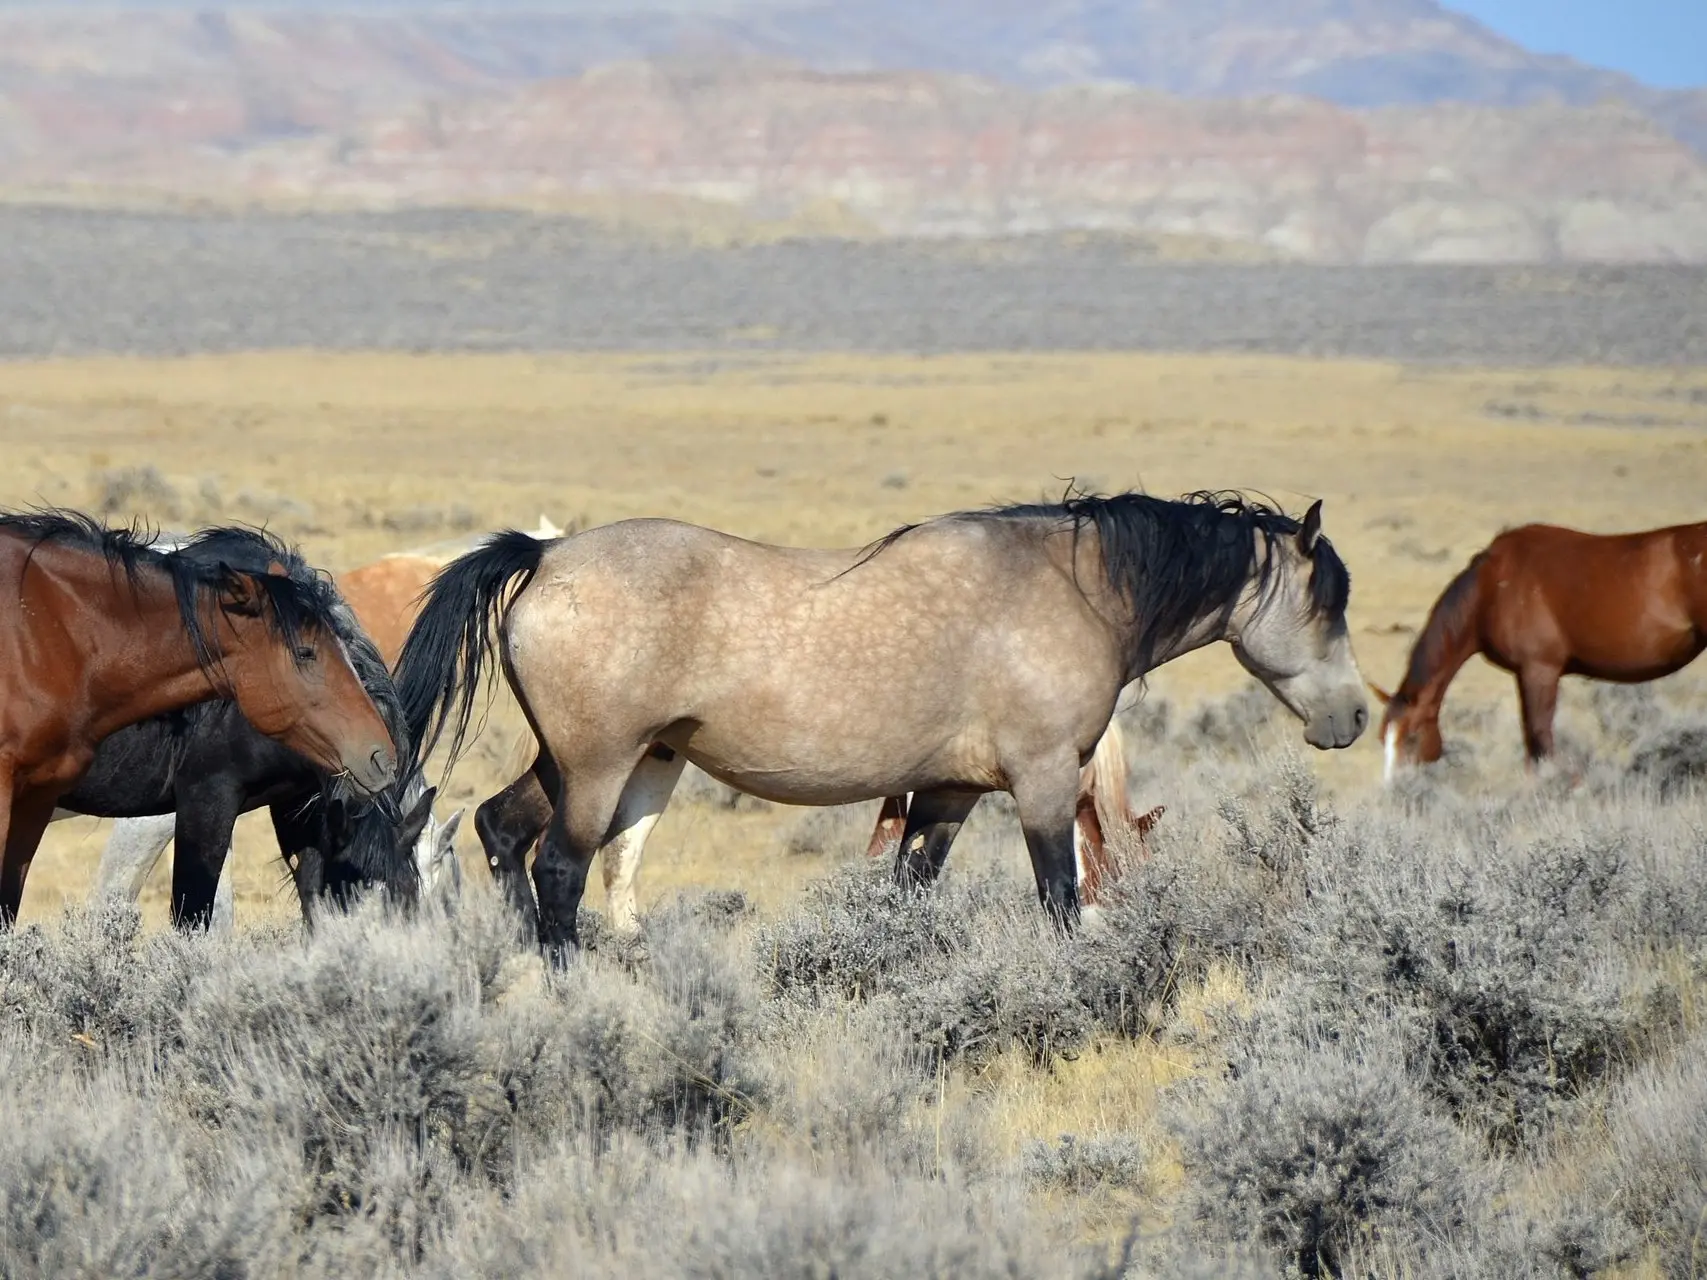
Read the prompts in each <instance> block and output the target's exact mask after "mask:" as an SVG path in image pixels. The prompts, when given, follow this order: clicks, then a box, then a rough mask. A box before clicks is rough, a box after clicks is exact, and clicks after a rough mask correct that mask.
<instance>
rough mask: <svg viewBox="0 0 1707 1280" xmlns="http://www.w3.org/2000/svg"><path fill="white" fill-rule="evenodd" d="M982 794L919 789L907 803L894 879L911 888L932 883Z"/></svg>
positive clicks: (896, 856)
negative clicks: (905, 824)
mask: <svg viewBox="0 0 1707 1280" xmlns="http://www.w3.org/2000/svg"><path fill="white" fill-rule="evenodd" d="M980 794H982V793H981V792H977V791H950V790H940V791H919V792H916V793H915V794H914V796H913V802H912V803H911V804H910V805H908V806H907V829H906V831H905V832H904V833H903V834H902V836H901V845H900V847H899V848H898V849H896V851H895V882H896V883H897V884H903V885H908V886H911V887H913V888H923V887H924V886H925V885H928V884H933V883H935V881H936V878H937V877H938V876H940V875H941V874H942V867H943V863H944V862H946V861H947V860H948V851H949V849H950V848H951V847H952V846H953V844H954V837H955V836H957V835H959V834H960V828H961V826H962V825H963V824H964V823H965V821H966V818H967V816H968V815H969V814H970V813H971V812H972V809H973V806H975V805H976V804H977V803H978V797H979V795H980Z"/></svg>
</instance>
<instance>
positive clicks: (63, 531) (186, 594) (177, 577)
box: [0, 508, 341, 669]
mask: <svg viewBox="0 0 1707 1280" xmlns="http://www.w3.org/2000/svg"><path fill="white" fill-rule="evenodd" d="M0 532H10V533H15V534H18V535H19V536H20V537H23V538H25V539H27V540H29V542H30V543H31V544H32V554H33V551H34V547H39V546H41V545H42V544H43V543H47V542H54V543H64V544H68V545H71V546H74V547H80V548H82V549H83V550H86V551H90V552H93V553H95V554H98V555H101V556H103V557H105V558H106V561H107V563H108V565H110V566H111V567H112V568H113V569H114V570H115V571H122V572H123V573H124V575H125V579H126V581H127V582H128V583H129V584H130V585H131V587H132V588H134V587H135V586H136V585H137V582H138V578H139V575H140V574H141V573H142V571H143V570H144V569H154V570H158V571H159V572H161V573H164V574H165V575H166V576H167V578H168V580H169V581H170V582H171V583H172V591H173V594H174V595H175V596H176V597H177V601H178V613H179V616H180V617H181V618H182V619H183V624H184V633H185V634H186V635H187V636H188V637H189V640H190V644H191V645H192V647H193V648H194V650H195V653H196V659H197V661H198V662H200V663H201V665H202V666H203V667H204V668H209V669H211V668H213V667H214V666H216V665H217V664H218V662H219V655H218V651H217V648H216V647H215V645H214V644H213V642H212V639H211V637H210V636H209V635H208V633H207V628H206V626H205V624H204V618H203V611H202V605H203V603H204V601H205V600H206V598H207V596H208V595H209V594H210V593H213V592H217V591H219V590H220V589H221V588H223V587H225V586H227V585H228V584H229V583H230V581H231V577H232V574H233V573H234V572H241V573H247V574H249V575H251V576H252V579H253V581H254V583H255V586H256V589H257V590H258V591H260V593H261V595H262V597H263V603H264V606H265V607H264V608H263V609H262V613H263V615H264V616H265V618H266V623H267V625H268V626H269V627H271V628H272V630H273V632H274V633H275V634H276V635H277V636H278V637H279V639H280V640H281V641H282V642H283V643H284V644H285V645H286V646H287V647H288V648H289V649H290V650H291V652H292V654H293V655H294V654H295V652H296V650H297V648H298V646H299V643H300V640H301V637H302V635H303V633H304V632H305V631H309V630H313V629H318V628H324V629H326V630H330V631H337V630H338V621H337V616H336V615H337V606H338V605H340V604H341V601H340V600H339V597H338V594H337V592H336V591H335V590H334V589H333V587H332V584H331V583H330V582H329V581H328V580H326V579H324V578H322V577H321V576H320V575H318V574H315V573H313V572H312V571H310V572H308V573H306V574H304V573H298V572H294V571H292V572H287V573H285V574H271V573H268V572H267V568H268V566H269V565H270V564H272V563H273V562H278V563H280V564H283V565H286V566H290V565H297V566H302V567H304V568H306V566H305V565H303V561H302V558H301V557H300V556H298V555H297V554H296V553H295V552H294V551H292V550H291V549H290V548H289V547H287V546H286V545H285V544H284V543H283V542H281V541H280V540H279V539H278V538H276V537H274V536H273V535H272V534H270V533H267V532H265V531H264V530H261V529H252V528H247V527H243V526H230V527H227V528H221V529H207V530H204V531H202V532H201V533H199V534H196V535H195V536H194V537H192V538H190V539H189V540H188V541H187V542H186V543H185V544H184V545H183V546H181V547H180V548H178V549H177V550H174V551H163V550H161V549H160V548H158V547H156V546H154V545H153V540H154V535H152V534H151V533H149V532H147V531H146V530H144V529H141V528H139V527H137V526H135V525H132V526H130V527H127V528H109V527H108V526H107V525H105V524H103V523H102V522H101V521H99V520H97V519H95V517H93V516H90V515H85V514H84V513H83V512H81V511H67V510H63V509H60V508H42V509H38V510H33V511H0Z"/></svg>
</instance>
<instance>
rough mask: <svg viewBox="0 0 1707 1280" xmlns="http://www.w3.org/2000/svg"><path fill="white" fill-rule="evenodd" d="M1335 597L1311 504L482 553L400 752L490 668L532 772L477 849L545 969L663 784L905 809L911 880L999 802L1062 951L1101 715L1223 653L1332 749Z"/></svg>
mask: <svg viewBox="0 0 1707 1280" xmlns="http://www.w3.org/2000/svg"><path fill="white" fill-rule="evenodd" d="M1349 591H1350V577H1349V575H1348V574H1347V573H1346V569H1345V565H1344V563H1343V562H1342V561H1341V560H1340V558H1339V556H1338V555H1337V554H1336V553H1335V551H1334V549H1333V547H1332V545H1331V544H1330V543H1329V542H1328V540H1327V539H1326V538H1325V537H1323V536H1321V508H1320V504H1317V505H1316V506H1313V507H1312V508H1311V509H1310V512H1309V514H1308V515H1307V516H1306V517H1305V518H1304V520H1303V521H1302V522H1299V521H1297V520H1294V519H1292V518H1290V517H1288V516H1286V515H1283V514H1282V513H1280V512H1279V511H1275V510H1273V509H1272V508H1269V507H1266V506H1262V505H1259V504H1257V503H1252V502H1247V501H1245V500H1244V499H1242V498H1239V497H1236V496H1231V495H1217V494H1197V495H1192V496H1191V497H1189V498H1187V499H1186V500H1184V501H1181V502H1167V501H1163V500H1162V499H1159V498H1152V497H1150V496H1148V495H1145V494H1137V493H1126V494H1119V495H1116V496H1114V497H1108V498H1103V497H1090V496H1073V497H1069V498H1068V499H1067V500H1066V501H1065V502H1060V503H1050V504H1035V505H1021V506H1013V507H1000V508H995V509H992V510H986V511H968V512H962V513H959V514H957V515H950V516H945V517H942V518H940V519H937V520H932V521H929V522H927V523H924V524H920V525H912V526H908V527H905V528H902V529H899V530H897V531H896V532H894V533H893V534H891V535H889V536H888V537H887V538H884V539H883V540H882V541H881V542H879V543H877V544H876V545H874V546H872V547H867V548H865V549H863V550H844V551H817V550H803V549H798V548H790V547H776V546H768V545H764V544H761V543H754V542H748V541H745V540H743V539H741V538H735V537H731V536H730V535H728V534H723V533H717V532H715V531H713V530H710V529H702V528H698V527H696V526H693V525H688V524H682V523H679V522H677V521H673V520H626V521H623V522H621V523H618V524H613V525H606V526H603V527H601V528H597V529H591V530H588V531H587V532H584V533H580V534H576V535H575V536H573V537H569V538H564V539H562V540H560V541H556V542H547V543H542V542H539V541H538V540H536V539H534V538H531V537H529V536H527V535H526V534H520V533H514V532H511V533H505V534H499V535H498V536H496V537H494V538H491V539H489V540H488V541H487V542H486V543H485V544H484V545H482V546H481V547H480V548H479V549H478V550H476V551H474V552H471V553H470V554H468V555H466V556H463V557H462V558H461V559H459V560H457V561H455V562H454V563H452V564H451V565H449V566H448V567H447V568H446V569H445V570H444V572H443V573H441V574H440V575H439V576H438V578H437V579H436V580H435V581H434V583H433V587H432V592H431V594H430V595H429V597H428V599H427V603H426V605H425V607H424V608H423V609H422V611H421V616H420V618H419V619H418V620H417V621H416V623H415V627H414V630H412V631H411V632H410V634H409V639H408V642H407V643H406V644H405V645H404V648H403V657H402V659H401V661H400V662H399V663H398V667H397V672H396V675H397V685H398V690H399V693H400V695H401V697H402V699H403V705H404V708H405V712H406V718H407V720H408V722H409V726H410V730H411V736H412V737H413V738H414V739H415V741H416V742H418V743H421V744H423V751H424V750H425V749H426V748H428V747H430V746H431V745H432V742H433V740H434V739H435V738H436V737H437V736H439V734H440V733H442V732H443V731H444V730H446V729H447V728H448V729H449V730H450V731H451V735H452V740H451V747H452V755H453V757H454V755H455V753H456V751H457V749H458V748H460V746H461V744H462V742H463V740H464V738H465V736H466V733H467V730H468V727H469V724H470V721H471V720H472V718H473V714H474V709H475V704H476V702H477V701H478V698H479V693H480V688H481V686H482V684H483V683H484V682H483V680H482V673H483V672H484V671H485V670H487V669H488V668H489V667H490V665H491V663H492V661H493V659H494V658H499V659H501V661H502V668H503V671H504V675H505V677H506V678H507V680H508V681H509V684H510V687H511V688H512V689H513V690H514V692H515V695H516V697H517V699H518V701H519V702H520V703H521V706H522V708H523V710H524V711H525V712H526V714H527V717H528V721H529V723H530V725H531V726H532V728H533V730H534V734H535V737H536V738H537V740H538V742H539V754H538V757H537V758H536V760H535V761H534V764H533V767H532V769H531V770H529V771H528V772H527V773H525V774H524V775H523V776H522V777H520V778H518V779H517V780H516V781H515V782H513V783H512V784H511V785H510V786H509V787H507V788H505V789H504V791H502V792H501V793H499V794H498V795H497V796H494V797H493V798H492V799H490V800H488V801H487V802H486V803H485V804H483V805H481V806H480V808H479V809H478V810H477V811H476V815H475V825H476V828H477V829H478V831H479V834H480V837H481V841H482V843H483V844H484V846H485V850H486V856H487V865H488V866H490V867H491V868H492V869H493V872H494V874H495V875H496V876H497V877H498V880H499V883H500V884H501V885H502V886H503V887H504V890H505V892H506V894H507V895H508V896H509V897H510V899H511V901H512V902H513V903H514V904H515V905H516V906H517V907H518V909H520V910H521V911H522V912H523V913H524V914H525V915H527V916H529V917H531V918H533V919H536V920H537V922H538V929H539V936H540V941H541V943H542V945H543V946H544V947H545V948H546V951H547V954H548V955H549V956H550V957H551V959H552V960H553V961H554V962H557V963H561V962H563V961H564V960H566V959H567V957H568V954H569V952H570V950H571V949H572V948H573V947H574V946H575V945H576V942H577V939H576V932H575V912H576V908H577V907H578V905H579V903H580V900H581V895H582V892H583V890H584V889H585V887H586V879H587V872H588V869H589V867H590V865H591V863H592V860H593V857H594V855H595V854H597V853H599V852H600V850H601V849H602V850H603V851H604V856H605V858H606V859H607V861H606V863H605V874H606V878H607V881H609V880H612V879H614V880H616V881H618V882H621V881H622V880H624V879H627V878H631V877H632V875H633V869H634V865H635V863H636V862H637V860H638V858H639V856H640V854H641V851H642V849H643V847H644V844H645V839H646V836H647V835H648V834H649V833H650V831H651V829H652V827H653V826H654V824H655V823H656V821H657V819H658V817H659V815H660V814H662V812H663V810H664V807H665V805H666V804H667V803H668V801H669V797H670V793H671V791H672V790H673V789H674V787H675V784H676V780H677V779H678V778H679V777H680V776H681V771H682V768H683V763H684V760H691V761H693V763H694V764H696V765H698V766H699V767H700V768H701V769H703V770H704V771H705V772H706V773H709V774H710V775H711V776H712V777H714V778H717V779H719V780H720V781H722V782H724V783H726V784H727V785H729V786H732V787H734V788H736V789H737V790H740V791H745V792H747V793H749V794H753V795H757V796H761V797H763V798H765V799H768V800H773V801H780V802H782V803H785V804H813V805H837V804H851V803H856V802H858V801H861V800H874V799H879V798H882V797H884V796H894V795H902V794H905V793H907V792H912V793H914V795H913V802H912V805H911V806H910V809H909V812H908V814H907V829H906V832H905V835H904V837H903V840H902V845H901V852H900V854H899V856H898V859H897V867H896V871H897V875H898V877H900V878H901V879H902V880H903V881H905V882H909V883H916V884H924V883H928V882H930V881H932V880H934V879H935V878H936V876H937V874H938V872H939V871H940V870H941V868H942V865H943V861H944V859H945V858H946V857H947V855H948V851H949V847H950V845H951V844H952V842H953V840H954V836H955V834H956V833H957V832H958V831H959V829H960V826H961V824H962V823H963V822H964V821H965V819H966V817H967V815H968V814H969V813H970V812H971V811H972V807H973V806H974V805H975V804H976V803H977V801H978V798H979V796H980V795H982V794H983V793H984V792H986V791H997V790H1004V791H1008V792H1010V793H1011V794H1012V795H1013V797H1014V800H1015V803H1016V806H1017V808H1018V810H1019V819H1020V826H1021V828H1022V830H1023V831H1024V833H1025V841H1026V846H1027V848H1028V850H1029V852H1030V854H1031V862H1032V871H1033V874H1034V876H1035V878H1036V881H1037V892H1038V897H1039V899H1040V901H1041V902H1042V904H1043V906H1044V908H1045V909H1046V910H1047V911H1048V912H1049V913H1050V914H1051V915H1052V916H1053V917H1054V918H1055V919H1056V921H1057V922H1058V923H1060V924H1061V925H1063V926H1065V927H1070V926H1071V925H1072V924H1073V923H1074V922H1075V921H1076V920H1077V918H1078V914H1079V896H1078V885H1077V876H1076V874H1075V868H1074V857H1073V826H1074V816H1075V812H1076V808H1077V798H1078V790H1079V786H1078V784H1079V770H1080V768H1081V767H1082V766H1083V765H1084V763H1085V762H1086V761H1087V760H1088V759H1090V757H1091V754H1092V752H1093V751H1094V749H1095V747H1096V744H1097V740H1098V739H1099V738H1101V737H1102V735H1103V732H1104V731H1105V730H1106V729H1107V727H1108V722H1109V719H1110V717H1111V716H1112V715H1113V713H1114V709H1115V703H1116V700H1117V698H1118V697H1119V694H1120V691H1121V690H1122V689H1123V688H1125V687H1126V686H1127V685H1128V684H1130V683H1132V682H1133V681H1134V680H1137V679H1139V678H1140V677H1141V676H1143V675H1144V673H1145V672H1147V671H1149V670H1151V669H1152V668H1154V667H1156V666H1158V665H1160V664H1161V663H1163V662H1166V661H1168V660H1169V659H1171V658H1174V657H1177V656H1179V655H1180V654H1182V653H1187V652H1189V651H1191V650H1193V649H1197V648H1201V647H1202V646H1204V645H1207V644H1210V643H1213V642H1214V641H1216V640H1225V641H1227V642H1228V643H1230V644H1231V645H1232V646H1233V650H1234V653H1235V655H1236V656H1237V657H1238V659H1239V661H1240V662H1241V663H1242V664H1243V665H1244V666H1245V667H1246V668H1247V669H1248V670H1250V671H1251V672H1252V673H1253V674H1255V675H1257V676H1258V677H1259V678H1260V679H1261V680H1262V681H1263V682H1264V683H1265V684H1266V685H1267V686H1268V688H1269V689H1270V691H1272V692H1273V693H1274V694H1275V695H1276V696H1277V697H1278V698H1279V699H1280V700H1281V701H1282V702H1283V703H1285V704H1286V706H1287V707H1288V708H1290V709H1291V710H1292V711H1293V712H1294V713H1295V714H1296V715H1297V716H1298V717H1299V718H1300V719H1301V720H1303V721H1304V723H1305V733H1304V736H1305V739H1306V740H1307V741H1308V742H1310V743H1311V744H1312V745H1314V746H1317V747H1321V748H1330V747H1344V746H1349V745H1350V744H1351V743H1352V742H1353V741H1355V740H1356V738H1357V736H1358V734H1359V733H1361V732H1362V730H1363V727H1364V725H1365V723H1366V721H1367V718H1368V711H1367V707H1366V705H1365V702H1364V693H1363V682H1362V677H1361V675H1359V673H1358V670H1357V663H1356V661H1355V659H1354V658H1353V656H1352V651H1351V643H1350V638H1349V636H1348V634H1347V631H1346V623H1345V608H1346V600H1347V596H1348V594H1349ZM872 618H889V619H895V620H896V621H895V622H894V623H893V624H892V625H889V626H885V627H876V628H874V627H872V626H871V625H870V620H871V619H872ZM542 831H543V833H544V840H543V842H542V843H541V845H540V851H539V855H538V857H537V858H536V860H535V862H534V866H533V881H534V886H535V888H536V889H537V891H538V903H537V908H536V905H535V900H534V894H533V893H532V892H530V891H529V888H528V884H527V874H526V867H525V865H524V861H523V859H524V857H525V855H526V853H527V851H528V850H529V849H530V848H531V847H532V846H533V843H534V841H535V840H536V839H538V838H539V836H540V834H541V832H542ZM536 911H537V914H536Z"/></svg>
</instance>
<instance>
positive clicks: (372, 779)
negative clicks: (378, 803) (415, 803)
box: [344, 746, 397, 796]
mask: <svg viewBox="0 0 1707 1280" xmlns="http://www.w3.org/2000/svg"><path fill="white" fill-rule="evenodd" d="M344 771H345V772H346V773H348V774H349V775H350V781H351V782H353V783H355V784H356V786H357V787H358V788H360V789H361V790H362V791H364V792H366V793H367V794H368V795H370V796H372V795H378V794H379V793H380V792H381V791H384V790H385V789H386V788H387V787H389V786H390V785H391V784H392V783H394V782H396V781H397V753H396V752H395V751H393V750H392V749H391V747H390V746H376V747H374V748H373V749H372V750H371V751H369V752H368V754H367V755H366V757H363V758H359V759H358V758H347V759H346V760H345V762H344Z"/></svg>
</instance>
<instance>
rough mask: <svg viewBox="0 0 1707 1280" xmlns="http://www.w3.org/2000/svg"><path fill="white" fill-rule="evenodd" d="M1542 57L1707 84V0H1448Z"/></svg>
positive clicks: (1664, 81) (1657, 79)
mask: <svg viewBox="0 0 1707 1280" xmlns="http://www.w3.org/2000/svg"><path fill="white" fill-rule="evenodd" d="M1447 7H1448V8H1452V9H1456V10H1457V11H1458V12H1459V13H1467V14H1469V15H1470V16H1471V17H1473V18H1477V19H1479V20H1481V21H1482V22H1484V23H1486V24H1487V25H1488V26H1490V27H1492V28H1493V29H1494V30H1495V31H1498V32H1499V33H1500V34H1501V35H1505V36H1510V37H1511V38H1512V39H1513V40H1516V41H1517V42H1518V43H1519V44H1522V45H1526V46H1528V47H1529V48H1531V49H1533V50H1535V51H1536V52H1537V53H1568V54H1570V55H1571V56H1572V57H1573V58H1577V59H1579V60H1581V61H1583V62H1592V63H1595V64H1597V65H1599V66H1603V67H1614V68H1616V69H1617V70H1619V71H1628V72H1629V73H1630V74H1631V75H1633V76H1637V77H1638V78H1640V79H1642V80H1646V81H1647V82H1648V83H1649V84H1656V85H1665V86H1668V87H1672V88H1678V87H1683V86H1692V85H1707V0H1447Z"/></svg>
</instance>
